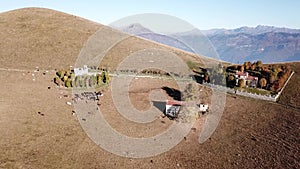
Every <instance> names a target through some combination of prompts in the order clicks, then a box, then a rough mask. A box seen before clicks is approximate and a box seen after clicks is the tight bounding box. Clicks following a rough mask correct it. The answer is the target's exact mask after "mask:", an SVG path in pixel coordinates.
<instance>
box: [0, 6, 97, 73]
mask: <svg viewBox="0 0 300 169" xmlns="http://www.w3.org/2000/svg"><path fill="white" fill-rule="evenodd" d="M100 27H101V25H100V24H96V23H93V22H91V21H88V20H85V19H82V18H79V17H77V16H72V15H69V14H65V13H62V12H57V11H53V10H50V9H41V8H25V9H19V10H14V11H9V12H4V13H1V14H0V37H1V39H0V44H1V45H0V53H1V55H0V63H1V67H5V68H19V69H21V68H23V69H32V68H35V67H36V66H39V67H40V68H45V69H54V68H60V67H68V66H70V65H74V63H75V61H76V58H77V55H78V53H79V51H80V49H81V48H82V46H83V44H84V43H85V41H86V40H87V39H88V38H89V36H90V35H92V34H93V33H94V32H95V31H96V30H97V29H99V28H100Z"/></svg>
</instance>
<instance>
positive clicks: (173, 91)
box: [162, 86, 182, 101]
mask: <svg viewBox="0 0 300 169" xmlns="http://www.w3.org/2000/svg"><path fill="white" fill-rule="evenodd" d="M162 89H163V90H164V91H166V93H167V94H168V95H169V96H170V97H172V98H173V99H174V100H177V101H181V96H182V93H181V92H180V91H179V90H177V89H174V88H169V87H167V86H164V87H162Z"/></svg>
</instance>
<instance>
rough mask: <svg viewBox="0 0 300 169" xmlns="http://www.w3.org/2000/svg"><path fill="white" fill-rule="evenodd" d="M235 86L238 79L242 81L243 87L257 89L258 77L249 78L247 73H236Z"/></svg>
mask: <svg viewBox="0 0 300 169" xmlns="http://www.w3.org/2000/svg"><path fill="white" fill-rule="evenodd" d="M235 79H236V85H238V81H239V80H240V79H244V83H245V84H244V85H245V86H247V87H257V83H258V77H256V76H250V75H249V73H248V72H240V71H237V72H236V74H235Z"/></svg>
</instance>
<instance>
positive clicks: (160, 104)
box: [152, 101, 166, 113]
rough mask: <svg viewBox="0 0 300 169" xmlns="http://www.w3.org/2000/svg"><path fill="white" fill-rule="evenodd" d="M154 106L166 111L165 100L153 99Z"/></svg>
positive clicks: (163, 111)
mask: <svg viewBox="0 0 300 169" xmlns="http://www.w3.org/2000/svg"><path fill="white" fill-rule="evenodd" d="M152 103H153V106H154V107H156V108H157V109H158V110H159V111H161V112H162V113H165V109H166V102H165V101H152Z"/></svg>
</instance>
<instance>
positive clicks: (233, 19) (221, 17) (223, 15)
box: [0, 0, 300, 30]
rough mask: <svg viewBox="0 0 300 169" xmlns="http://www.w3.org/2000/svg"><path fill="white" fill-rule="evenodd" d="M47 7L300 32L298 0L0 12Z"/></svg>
mask: <svg viewBox="0 0 300 169" xmlns="http://www.w3.org/2000/svg"><path fill="white" fill-rule="evenodd" d="M23 7H45V8H51V9H55V10H59V11H63V12H66V13H70V14H74V15H77V16H81V17H83V18H86V19H90V20H93V21H95V22H98V23H102V24H106V25H108V24H110V23H112V22H114V21H116V20H119V19H121V18H123V17H126V16H131V15H136V14H142V13H161V14H167V15H172V16H175V17H178V18H181V19H183V20H185V21H187V22H189V23H191V24H192V25H194V26H195V27H197V28H198V29H201V30H204V29H211V28H237V27H241V26H252V27H253V26H257V25H271V26H278V27H289V28H298V29H300V19H299V17H300V10H299V8H300V1H298V0H206V1H203V0H181V1H179V0H177V1H176V0H127V1H125V0H123V1H122V0H106V1H101V0H98V1H96V0H86V1H80V2H78V1H74V0H8V1H2V2H0V12H5V11H9V10H12V9H17V8H23Z"/></svg>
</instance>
